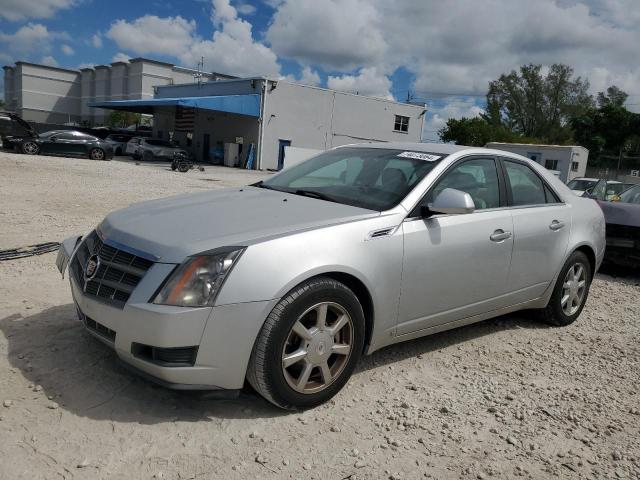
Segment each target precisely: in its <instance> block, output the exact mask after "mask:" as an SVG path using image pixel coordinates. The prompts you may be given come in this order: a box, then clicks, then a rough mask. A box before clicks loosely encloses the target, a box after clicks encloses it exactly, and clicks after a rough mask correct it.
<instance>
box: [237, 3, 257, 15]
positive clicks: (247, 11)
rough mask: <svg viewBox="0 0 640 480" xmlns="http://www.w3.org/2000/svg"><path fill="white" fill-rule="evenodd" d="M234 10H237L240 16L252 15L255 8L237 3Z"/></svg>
mask: <svg viewBox="0 0 640 480" xmlns="http://www.w3.org/2000/svg"><path fill="white" fill-rule="evenodd" d="M236 10H238V13H239V14H241V15H253V14H254V13H256V7H255V6H254V5H251V4H250V3H238V4H237V5H236Z"/></svg>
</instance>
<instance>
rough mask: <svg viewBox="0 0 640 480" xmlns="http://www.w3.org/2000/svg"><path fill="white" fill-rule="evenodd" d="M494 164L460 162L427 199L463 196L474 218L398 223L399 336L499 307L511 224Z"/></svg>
mask: <svg viewBox="0 0 640 480" xmlns="http://www.w3.org/2000/svg"><path fill="white" fill-rule="evenodd" d="M501 185H502V180H501V179H499V176H498V170H497V166H496V161H495V159H494V158H488V157H481V158H480V157H477V158H471V159H465V160H463V161H462V162H460V163H458V164H456V165H455V166H454V167H453V168H452V169H450V170H449V171H448V172H447V173H445V175H444V176H443V177H442V179H441V180H439V181H438V183H437V184H436V185H435V187H434V188H432V189H431V191H430V192H429V193H428V194H427V196H426V198H425V201H426V202H427V203H430V202H431V201H433V199H434V198H435V197H436V196H437V194H438V193H439V192H441V191H442V190H444V189H445V188H455V189H457V190H462V191H465V192H467V193H469V195H471V198H472V199H473V201H474V204H475V207H476V211H474V212H473V213H469V214H462V215H434V216H431V217H429V218H426V219H425V218H410V219H407V220H406V221H405V222H404V223H403V233H404V259H403V273H402V292H401V298H400V312H399V321H398V331H397V334H398V335H402V334H405V333H410V332H415V331H418V330H423V329H426V328H430V327H433V326H436V325H440V324H443V323H448V322H451V321H455V320H459V319H463V318H466V317H470V316H473V315H477V314H481V313H485V312H489V311H491V310H495V309H496V308H500V307H502V306H505V302H506V300H505V298H504V294H505V292H506V291H507V278H508V274H509V265H510V262H511V253H512V248H513V235H512V232H513V222H512V218H511V212H510V211H509V209H506V208H502V207H503V206H504V203H505V201H506V199H504V198H502V197H504V193H502V194H501V191H502V192H504V189H503V188H501Z"/></svg>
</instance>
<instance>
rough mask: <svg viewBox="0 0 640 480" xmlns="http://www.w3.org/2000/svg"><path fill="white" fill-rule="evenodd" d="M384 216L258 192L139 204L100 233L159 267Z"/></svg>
mask: <svg viewBox="0 0 640 480" xmlns="http://www.w3.org/2000/svg"><path fill="white" fill-rule="evenodd" d="M379 215H380V213H379V212H375V211H372V210H367V209H363V208H358V207H352V206H349V205H343V204H338V203H332V202H327V201H323V200H318V199H315V198H309V197H302V196H300V195H293V194H289V193H284V192H277V191H273V190H267V189H262V188H257V187H242V188H234V189H221V190H212V191H208V192H203V193H196V194H187V195H179V196H177V197H169V198H164V199H160V200H152V201H148V202H142V203H138V204H134V205H132V206H130V207H128V208H125V209H122V210H118V211H116V212H113V213H111V214H109V215H107V217H106V218H105V219H104V220H103V221H102V223H101V224H100V225H99V227H98V230H99V232H100V234H101V235H102V237H103V238H104V239H106V240H107V241H108V242H110V243H112V244H114V245H115V246H118V245H120V246H125V247H129V249H134V250H138V251H142V252H146V253H148V254H150V255H151V256H153V257H155V260H156V261H159V262H165V263H180V262H182V261H183V260H184V259H185V258H186V257H187V256H189V255H193V254H196V253H200V252H204V251H207V250H211V249H214V248H218V247H224V246H241V245H242V246H245V245H250V244H252V243H256V242H259V241H263V240H266V239H270V238H276V237H279V236H283V235H287V234H291V233H294V232H299V231H303V230H308V229H314V228H319V227H326V226H330V225H336V224H339V223H345V222H350V221H355V220H359V219H365V218H370V217H376V216H379Z"/></svg>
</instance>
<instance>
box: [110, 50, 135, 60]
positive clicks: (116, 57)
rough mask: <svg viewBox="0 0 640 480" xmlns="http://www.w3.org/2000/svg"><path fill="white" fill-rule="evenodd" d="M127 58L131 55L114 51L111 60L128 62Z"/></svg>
mask: <svg viewBox="0 0 640 480" xmlns="http://www.w3.org/2000/svg"><path fill="white" fill-rule="evenodd" d="M129 60H131V57H130V56H129V55H127V54H126V53H122V52H118V53H116V54H115V55H114V56H113V57H112V58H111V61H112V62H128V61H129Z"/></svg>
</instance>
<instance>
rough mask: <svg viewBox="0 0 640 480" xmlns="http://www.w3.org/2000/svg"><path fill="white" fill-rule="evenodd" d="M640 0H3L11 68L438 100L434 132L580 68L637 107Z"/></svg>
mask: <svg viewBox="0 0 640 480" xmlns="http://www.w3.org/2000/svg"><path fill="white" fill-rule="evenodd" d="M638 24H640V2H638V1H637V0H616V1H609V0H536V1H535V2H532V1H529V0H483V1H481V2H480V1H477V0H449V1H447V2H442V1H435V0H434V1H430V0H402V1H396V2H390V1H388V0H254V1H250V0H138V1H135V0H133V1H132V0H129V1H124V0H0V63H3V64H10V63H12V62H14V61H17V60H26V61H32V62H39V63H49V64H52V65H58V66H60V67H65V68H78V67H81V66H89V65H96V64H105V63H110V62H112V61H114V60H120V59H127V58H131V57H138V56H142V57H148V58H155V59H160V60H165V61H168V62H172V63H175V64H178V65H183V66H186V67H195V66H196V64H197V62H198V61H199V60H200V58H201V57H202V56H204V57H205V69H207V70H213V71H218V72H221V73H228V74H232V75H238V76H248V75H269V76H275V77H286V78H289V79H291V80H296V81H300V82H303V83H308V84H314V85H320V86H323V87H329V88H335V89H338V90H344V91H350V92H354V93H355V92H357V93H360V94H363V95H375V96H381V97H387V98H395V99H396V100H401V101H402V100H405V99H406V97H407V93H408V92H409V91H411V92H412V94H413V97H414V99H416V100H419V101H424V102H426V103H427V106H428V111H429V113H428V115H427V122H426V126H425V132H424V137H425V139H427V140H434V139H437V134H436V132H437V130H438V129H439V128H441V127H442V126H443V125H444V123H445V122H446V119H447V118H452V117H455V118H459V117H461V116H474V115H477V114H478V113H479V112H480V111H481V110H482V107H483V106H484V94H485V93H486V89H487V84H488V82H489V81H490V80H492V79H495V78H497V77H498V76H499V75H500V74H501V73H503V72H508V71H510V70H512V69H515V68H518V67H519V66H520V65H522V64H525V63H530V62H531V63H538V64H551V63H555V62H560V63H567V64H569V65H571V66H572V67H573V68H574V70H575V72H576V74H577V75H581V76H583V77H587V78H588V79H589V80H590V82H591V85H592V92H593V93H595V92H597V91H600V90H604V89H605V88H606V87H607V86H609V85H611V84H616V85H618V86H620V87H621V88H623V89H624V90H626V91H627V92H628V93H629V94H630V95H631V96H630V98H629V101H628V105H629V108H631V109H634V110H637V109H638V106H639V105H640V49H638V48H637V45H640V29H638V28H637V25H638Z"/></svg>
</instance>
